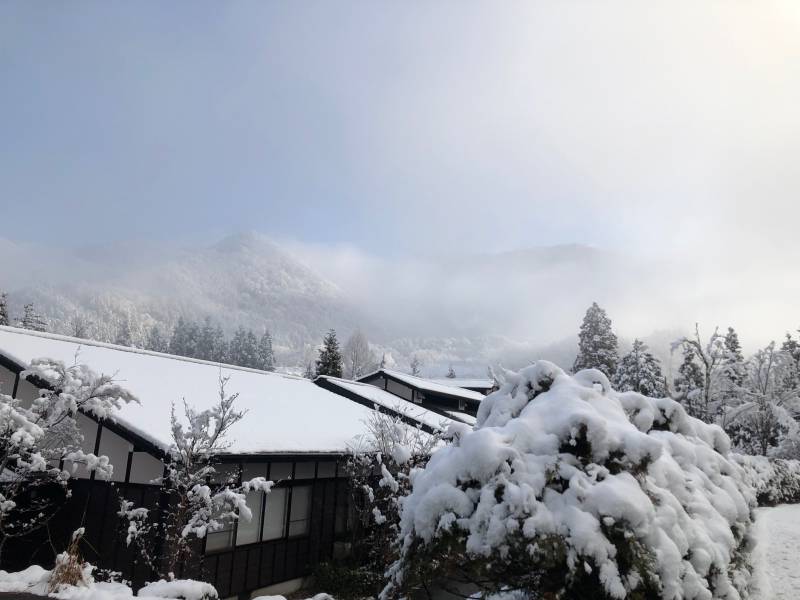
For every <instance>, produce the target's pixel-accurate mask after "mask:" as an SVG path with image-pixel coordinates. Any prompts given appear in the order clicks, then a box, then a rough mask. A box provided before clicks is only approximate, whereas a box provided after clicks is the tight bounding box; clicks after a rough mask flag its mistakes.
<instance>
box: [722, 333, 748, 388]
mask: <svg viewBox="0 0 800 600" xmlns="http://www.w3.org/2000/svg"><path fill="white" fill-rule="evenodd" d="M722 369H723V374H724V376H725V377H726V378H727V380H728V383H729V384H730V388H731V389H732V390H735V389H736V388H738V387H740V386H741V385H742V382H743V381H744V377H745V364H744V356H742V345H741V343H739V334H738V333H736V330H735V329H734V328H733V327H728V333H726V334H725V358H724V359H723V366H722Z"/></svg>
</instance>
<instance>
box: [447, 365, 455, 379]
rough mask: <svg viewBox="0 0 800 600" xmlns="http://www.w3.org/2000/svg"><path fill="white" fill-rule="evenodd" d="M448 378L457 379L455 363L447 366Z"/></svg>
mask: <svg viewBox="0 0 800 600" xmlns="http://www.w3.org/2000/svg"><path fill="white" fill-rule="evenodd" d="M447 378H448V379H455V378H456V371H455V369H453V365H450V366H449V367H447Z"/></svg>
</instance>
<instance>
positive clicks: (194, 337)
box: [169, 317, 200, 358]
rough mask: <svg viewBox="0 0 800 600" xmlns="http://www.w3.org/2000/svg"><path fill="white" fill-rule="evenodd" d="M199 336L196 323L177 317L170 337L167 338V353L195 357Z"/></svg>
mask: <svg viewBox="0 0 800 600" xmlns="http://www.w3.org/2000/svg"><path fill="white" fill-rule="evenodd" d="M199 338H200V328H199V327H198V326H197V324H196V323H193V322H191V321H188V320H186V319H184V318H183V317H178V322H177V323H176V324H175V329H174V330H173V332H172V338H170V340H169V353H170V354H176V355H178V356H188V357H191V358H196V357H197V354H198V345H199Z"/></svg>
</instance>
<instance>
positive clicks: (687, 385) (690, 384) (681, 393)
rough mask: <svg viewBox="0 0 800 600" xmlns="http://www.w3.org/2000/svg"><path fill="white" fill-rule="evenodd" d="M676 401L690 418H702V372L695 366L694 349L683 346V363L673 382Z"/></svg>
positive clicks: (698, 366) (687, 345)
mask: <svg viewBox="0 0 800 600" xmlns="http://www.w3.org/2000/svg"><path fill="white" fill-rule="evenodd" d="M674 386H675V391H676V392H677V394H678V398H677V399H678V401H679V402H681V404H683V406H684V408H685V409H686V412H688V413H689V414H690V415H692V416H703V415H702V412H703V411H702V410H701V396H702V395H703V371H702V369H701V368H700V365H698V364H697V356H696V353H695V350H694V347H693V346H691V345H689V344H685V345H684V346H683V362H682V363H681V366H680V367H678V376H677V377H676V378H675V381H674Z"/></svg>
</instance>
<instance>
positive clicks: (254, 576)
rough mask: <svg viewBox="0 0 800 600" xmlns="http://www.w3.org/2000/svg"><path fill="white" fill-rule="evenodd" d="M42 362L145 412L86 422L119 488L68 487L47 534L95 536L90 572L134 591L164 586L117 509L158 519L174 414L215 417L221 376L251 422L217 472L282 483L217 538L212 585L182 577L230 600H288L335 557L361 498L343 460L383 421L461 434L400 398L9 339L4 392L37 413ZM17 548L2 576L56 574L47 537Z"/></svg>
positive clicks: (3, 351) (86, 482)
mask: <svg viewBox="0 0 800 600" xmlns="http://www.w3.org/2000/svg"><path fill="white" fill-rule="evenodd" d="M37 357H48V358H53V359H56V360H60V361H63V362H64V363H66V364H68V365H69V364H73V363H80V364H86V365H88V366H89V367H90V368H92V369H93V370H94V371H95V372H98V373H105V374H113V375H114V377H115V379H116V380H117V381H119V382H120V383H121V384H122V385H124V386H125V387H126V388H128V389H129V390H130V391H131V392H133V393H134V394H135V395H136V396H137V397H138V399H139V403H138V404H129V405H127V406H125V407H124V408H123V409H121V410H120V411H119V413H118V414H117V415H116V416H115V417H114V419H113V420H111V419H106V420H104V421H102V422H98V421H97V420H95V419H93V418H90V417H89V416H87V415H83V414H80V415H78V417H77V418H78V422H79V426H80V428H81V431H82V433H83V436H84V442H83V445H84V448H83V449H84V451H86V452H93V453H95V454H98V455H107V456H108V457H109V458H110V461H111V463H112V464H113V465H114V471H113V476H112V478H111V481H110V482H107V481H100V480H97V479H96V478H95V476H94V474H93V473H87V472H86V471H85V470H81V469H78V471H77V473H76V477H75V478H74V479H73V480H72V481H71V484H70V485H71V490H72V496H71V498H70V499H69V500H68V501H67V502H66V504H65V505H64V506H63V508H61V509H60V512H59V513H58V515H57V518H55V519H53V520H52V521H51V526H50V530H49V532H45V533H46V534H49V536H50V538H51V539H52V540H53V541H54V542H55V545H56V546H57V547H63V545H64V544H65V542H66V540H68V539H69V536H70V535H71V533H72V531H74V530H75V529H77V528H78V527H79V526H85V527H86V534H85V539H86V541H87V542H88V543H87V544H86V546H85V548H83V552H84V557H85V558H86V560H88V561H89V562H91V563H93V564H96V565H97V566H99V567H100V568H107V569H112V570H115V571H119V572H121V573H122V576H123V577H124V578H126V579H128V580H130V581H133V582H134V585H135V586H136V585H141V584H142V583H143V582H145V581H147V580H149V579H152V574H151V573H150V572H149V570H148V569H147V568H146V567H145V566H143V565H138V566H137V565H136V564H135V560H134V558H135V556H134V553H133V550H132V549H130V548H128V547H127V546H126V545H125V543H124V535H123V534H122V532H121V531H120V528H119V521H118V517H117V514H116V513H117V510H118V508H119V500H120V498H125V499H128V500H132V501H133V502H134V503H135V505H137V506H143V507H148V508H154V507H157V506H158V505H159V501H160V496H161V494H160V488H159V486H158V485H154V484H153V479H155V478H157V477H161V476H162V474H163V472H164V460H165V458H166V456H167V452H168V450H169V447H170V441H171V431H170V413H171V409H172V406H173V403H175V404H176V405H180V403H181V402H182V401H183V400H184V399H185V400H186V402H187V403H188V404H190V405H191V406H193V407H194V408H196V409H199V410H203V409H205V408H209V407H210V406H212V405H213V404H214V403H215V402H216V401H217V399H218V391H219V380H220V377H228V378H229V381H228V384H227V392H228V393H238V394H239V396H238V398H237V400H236V408H237V409H238V410H245V411H247V415H246V417H245V418H244V419H243V420H241V421H240V422H238V423H237V424H236V425H235V426H234V427H233V428H232V429H231V432H230V435H229V439H230V442H231V445H230V447H229V448H228V449H227V451H226V452H225V453H224V454H222V455H220V456H219V457H218V458H219V461H220V462H221V463H222V465H221V466H220V469H219V470H220V471H222V472H236V471H237V470H238V471H239V472H241V474H242V477H243V478H244V479H250V478H252V477H255V476H258V475H261V476H264V477H266V478H267V479H271V480H274V481H278V482H279V483H277V484H276V486H275V487H274V488H273V491H272V492H271V493H270V494H268V495H264V494H263V493H261V492H257V493H251V494H250V495H249V496H248V500H247V501H248V504H249V505H250V508H251V510H252V511H253V515H254V517H253V520H252V521H250V522H245V521H242V522H240V523H233V524H231V526H230V528H229V529H226V530H224V531H218V532H214V533H211V534H209V535H208V536H206V538H205V539H204V541H203V549H202V551H203V553H204V555H205V559H204V561H203V565H202V571H201V572H198V571H196V570H195V569H194V568H193V567H186V568H185V570H184V571H183V572H180V573H176V575H177V576H178V577H191V578H196V579H203V580H205V581H208V582H210V583H212V584H213V585H214V586H215V587H216V588H217V590H218V592H219V594H220V596H221V597H223V598H225V597H239V598H250V597H251V596H253V595H263V594H265V593H276V592H281V591H284V590H285V589H288V588H289V586H290V585H296V584H298V583H299V581H300V580H301V578H303V577H305V576H306V575H309V574H310V573H311V572H312V570H313V568H314V566H315V565H316V564H318V563H319V562H321V561H324V560H327V559H329V558H331V557H332V556H333V554H334V550H335V547H336V544H337V540H338V539H339V538H340V537H341V535H342V534H343V533H345V530H346V527H347V516H348V510H347V506H348V497H349V494H348V487H347V480H346V478H344V476H343V473H342V458H343V456H344V455H345V454H346V453H347V452H348V451H349V450H350V448H351V445H352V444H353V442H354V440H357V439H358V437H359V436H361V435H363V434H364V432H365V425H364V423H365V421H367V419H368V418H369V417H370V415H371V414H373V411H374V410H380V411H382V412H387V413H389V414H392V415H396V416H399V417H400V418H402V419H403V420H405V421H406V422H408V423H409V424H410V425H413V426H415V427H420V428H422V429H424V430H426V431H433V430H434V429H436V428H438V427H439V426H446V425H447V423H448V422H449V419H448V418H447V417H445V416H444V415H442V414H440V413H438V412H437V413H435V414H434V413H432V412H430V411H427V410H425V409H424V408H421V407H419V406H417V405H415V404H413V403H410V402H406V401H405V400H403V399H402V398H401V397H398V396H393V395H391V394H386V395H385V396H382V397H380V398H378V397H377V396H375V394H372V395H369V394H366V393H365V392H364V390H363V389H361V388H364V389H366V388H369V387H370V386H366V385H363V384H358V383H355V382H344V381H343V380H334V378H321V379H320V381H319V382H317V383H315V382H312V381H309V380H307V379H303V378H300V377H294V376H290V375H283V374H277V373H267V372H263V371H257V370H254V369H246V368H240V367H233V366H229V365H219V364H215V363H210V362H206V361H201V360H195V359H190V358H182V357H176V356H171V355H166V354H159V353H155V352H149V351H145V350H138V349H133V348H127V347H122V346H115V345H111V344H103V343H98V342H92V341H88V340H81V339H76V338H68V337H63V336H58V335H52V334H45V333H38V332H32V331H27V330H21V329H16V328H11V327H0V393H3V394H7V395H11V396H13V397H15V398H19V399H21V400H23V401H30V400H33V399H34V398H35V397H36V396H37V395H38V389H39V388H38V385H44V383H43V382H31V381H29V380H27V379H26V378H25V377H23V376H22V375H21V374H22V372H23V371H24V370H25V369H26V368H27V365H28V362H29V361H31V360H32V359H34V358H37ZM37 384H38V385H37ZM352 389H355V390H356V391H355V392H353V391H352ZM368 391H370V390H368ZM376 391H380V390H376ZM379 395H380V394H379ZM84 511H85V512H84ZM84 515H85V518H84ZM10 545H13V546H14V547H13V550H12V549H11V548H9V547H8V545H7V547H6V549H5V551H4V554H3V557H4V558H3V560H4V564H3V565H0V567H1V568H4V569H6V570H12V569H17V568H20V567H24V566H27V565H29V564H31V563H39V564H43V565H46V564H48V563H51V562H52V558H53V552H52V546H51V545H50V544H49V542H47V541H46V535H45V537H42V536H38V537H37V536H30V537H28V538H24V539H20V540H11V541H10ZM6 557H8V558H6ZM15 561H16V563H18V564H15ZM276 586H277V587H276Z"/></svg>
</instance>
